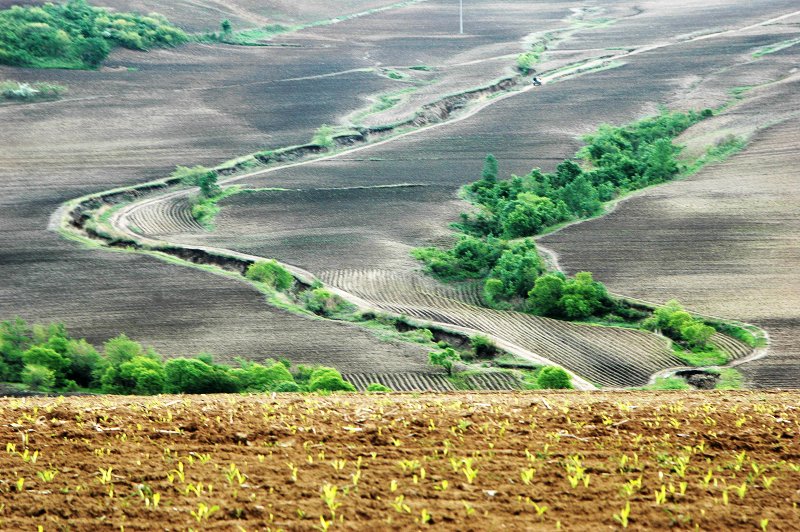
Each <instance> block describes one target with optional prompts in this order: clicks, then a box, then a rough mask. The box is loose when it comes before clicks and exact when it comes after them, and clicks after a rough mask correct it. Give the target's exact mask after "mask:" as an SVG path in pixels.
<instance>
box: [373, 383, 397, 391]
mask: <svg viewBox="0 0 800 532" xmlns="http://www.w3.org/2000/svg"><path fill="white" fill-rule="evenodd" d="M367 391H368V392H391V391H393V390H392V389H391V388H389V387H388V386H384V385H383V384H380V383H377V382H373V383H371V384H370V385H369V386H367Z"/></svg>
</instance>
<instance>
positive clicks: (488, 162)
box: [481, 153, 498, 183]
mask: <svg viewBox="0 0 800 532" xmlns="http://www.w3.org/2000/svg"><path fill="white" fill-rule="evenodd" d="M497 172H498V169H497V159H496V158H495V156H494V155H492V154H491V153H490V154H488V155H487V156H486V159H484V161H483V171H482V172H481V179H482V180H483V181H485V182H487V183H495V182H496V181H497Z"/></svg>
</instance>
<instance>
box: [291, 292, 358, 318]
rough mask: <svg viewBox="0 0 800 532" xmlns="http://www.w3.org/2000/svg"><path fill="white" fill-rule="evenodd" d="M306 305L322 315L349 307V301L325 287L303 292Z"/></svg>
mask: <svg viewBox="0 0 800 532" xmlns="http://www.w3.org/2000/svg"><path fill="white" fill-rule="evenodd" d="M302 300H303V304H304V305H305V307H306V308H307V309H308V310H310V311H311V312H313V313H314V314H318V315H320V316H331V315H333V314H336V313H337V312H341V311H343V310H345V309H346V308H347V303H346V302H345V301H344V300H343V299H342V298H341V297H339V296H337V295H336V294H333V293H331V292H330V291H329V290H326V289H325V288H314V289H311V290H306V291H305V292H303V297H302Z"/></svg>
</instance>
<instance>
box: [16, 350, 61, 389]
mask: <svg viewBox="0 0 800 532" xmlns="http://www.w3.org/2000/svg"><path fill="white" fill-rule="evenodd" d="M22 361H23V363H24V364H25V367H26V368H27V367H31V366H36V367H43V368H47V369H49V370H51V371H52V372H53V375H54V379H55V382H56V383H59V381H61V380H63V375H64V373H65V372H66V370H67V368H68V367H69V359H68V358H65V357H63V356H61V355H60V354H58V353H57V352H56V351H54V350H52V349H49V348H47V347H41V346H34V347H31V348H30V349H28V350H27V351H25V352H24V353H23V354H22ZM50 386H52V385H50ZM50 386H48V387H50Z"/></svg>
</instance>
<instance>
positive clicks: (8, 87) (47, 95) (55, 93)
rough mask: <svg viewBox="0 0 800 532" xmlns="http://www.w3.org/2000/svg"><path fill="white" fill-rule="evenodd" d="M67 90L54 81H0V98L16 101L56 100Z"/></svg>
mask: <svg viewBox="0 0 800 532" xmlns="http://www.w3.org/2000/svg"><path fill="white" fill-rule="evenodd" d="M65 92H67V88H66V87H65V86H63V85H57V84H55V83H46V82H40V83H32V84H31V83H24V82H19V81H12V80H7V81H0V99H2V100H7V101H18V102H34V101H37V100H57V99H59V98H61V95H62V94H64V93H65Z"/></svg>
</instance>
